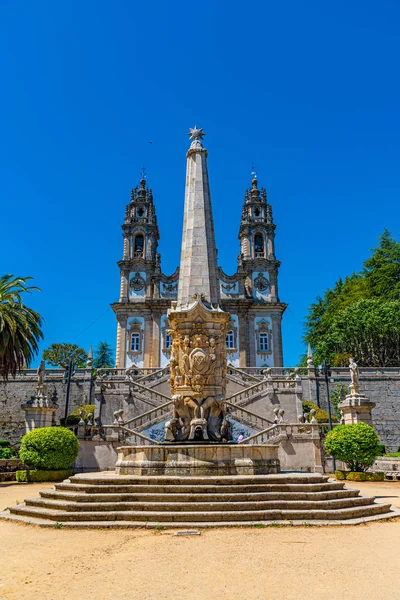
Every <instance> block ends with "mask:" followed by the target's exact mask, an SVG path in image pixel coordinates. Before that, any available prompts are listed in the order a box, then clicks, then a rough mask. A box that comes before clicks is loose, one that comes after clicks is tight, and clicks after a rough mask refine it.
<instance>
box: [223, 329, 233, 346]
mask: <svg viewBox="0 0 400 600" xmlns="http://www.w3.org/2000/svg"><path fill="white" fill-rule="evenodd" d="M225 345H226V347H227V348H228V349H230V348H234V347H235V335H234V333H233V330H231V331H228V333H227V334H226V338H225Z"/></svg>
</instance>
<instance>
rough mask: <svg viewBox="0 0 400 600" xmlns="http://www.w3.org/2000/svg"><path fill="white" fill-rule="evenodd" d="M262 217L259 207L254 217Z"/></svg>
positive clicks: (255, 210)
mask: <svg viewBox="0 0 400 600" xmlns="http://www.w3.org/2000/svg"><path fill="white" fill-rule="evenodd" d="M260 215H261V210H260V209H259V208H258V206H257V207H256V208H255V209H254V216H255V217H259V216H260Z"/></svg>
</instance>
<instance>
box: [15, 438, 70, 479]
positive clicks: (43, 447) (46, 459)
mask: <svg viewBox="0 0 400 600" xmlns="http://www.w3.org/2000/svg"><path fill="white" fill-rule="evenodd" d="M78 451H79V442H78V440H77V438H76V437H75V435H74V434H73V433H72V431H70V430H69V429H65V428H64V427H42V428H40V429H34V430H33V431H30V432H29V433H27V434H25V435H24V437H23V438H22V440H21V449H20V452H19V456H20V458H21V460H22V461H23V462H24V463H25V464H26V465H28V466H29V467H34V468H36V469H41V470H44V471H54V470H59V469H68V467H70V466H71V465H72V463H73V462H74V461H75V459H76V457H77V456H78Z"/></svg>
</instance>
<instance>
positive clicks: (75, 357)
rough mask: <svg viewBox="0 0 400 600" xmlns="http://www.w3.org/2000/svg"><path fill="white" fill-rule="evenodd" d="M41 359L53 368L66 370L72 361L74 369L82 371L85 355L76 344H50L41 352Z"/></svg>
mask: <svg viewBox="0 0 400 600" xmlns="http://www.w3.org/2000/svg"><path fill="white" fill-rule="evenodd" d="M43 359H44V360H46V361H47V362H48V363H49V364H50V365H52V366H53V367H61V368H62V369H66V368H67V367H68V366H69V363H70V362H71V361H72V364H73V365H74V367H76V368H78V369H83V368H85V367H86V361H87V353H86V352H85V350H84V349H83V348H80V347H79V346H77V345H76V344H51V346H49V348H47V350H45V351H44V352H43Z"/></svg>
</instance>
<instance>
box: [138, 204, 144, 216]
mask: <svg viewBox="0 0 400 600" xmlns="http://www.w3.org/2000/svg"><path fill="white" fill-rule="evenodd" d="M136 214H137V216H138V217H143V215H144V208H143V206H139V208H138V209H137V211H136Z"/></svg>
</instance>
